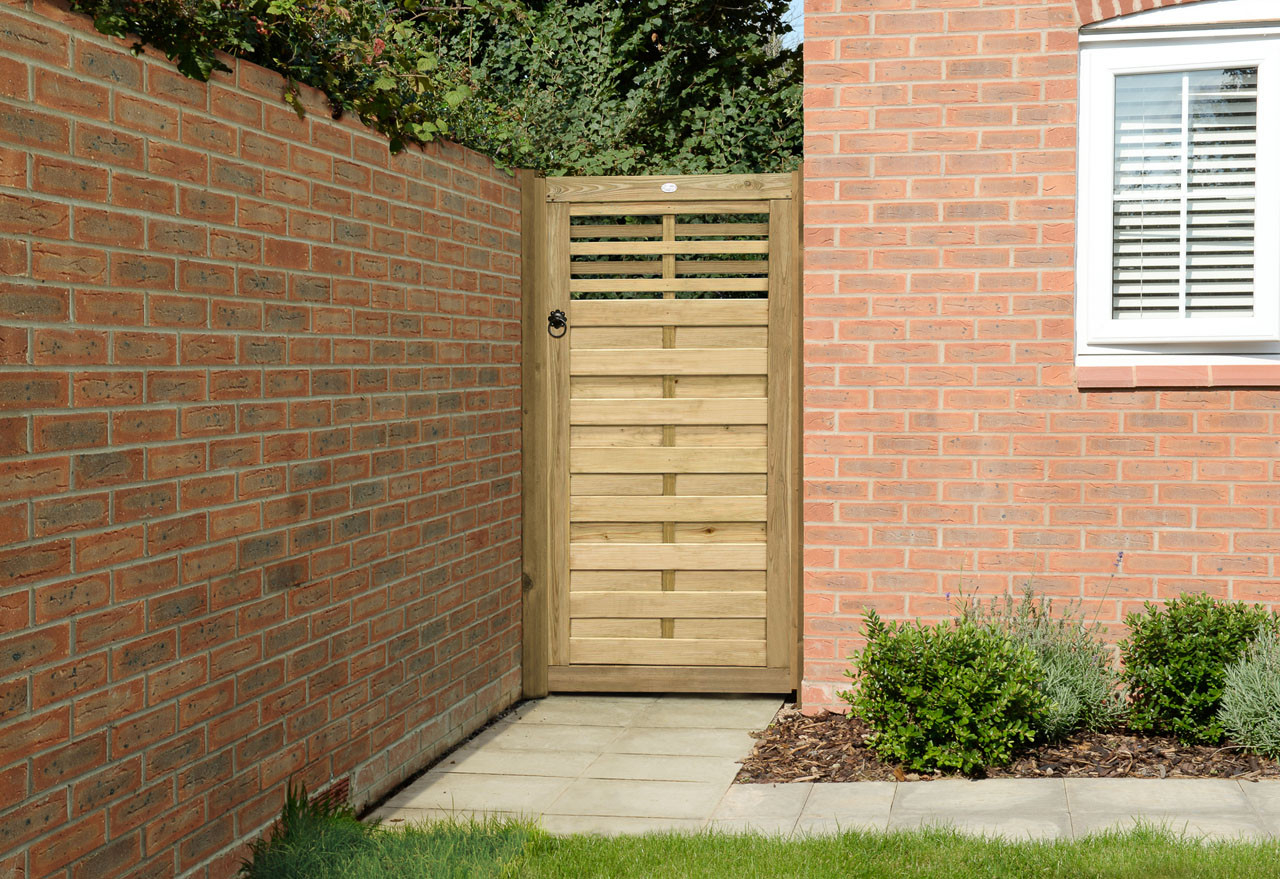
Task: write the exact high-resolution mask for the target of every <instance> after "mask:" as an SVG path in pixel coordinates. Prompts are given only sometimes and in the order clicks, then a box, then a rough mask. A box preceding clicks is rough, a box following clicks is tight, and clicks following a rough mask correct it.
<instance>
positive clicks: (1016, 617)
mask: <svg viewBox="0 0 1280 879" xmlns="http://www.w3.org/2000/svg"><path fill="white" fill-rule="evenodd" d="M964 612H965V614H966V615H967V616H969V617H970V618H971V619H973V621H974V622H975V623H977V624H978V625H979V626H981V627H983V628H987V629H993V630H996V631H1000V632H1004V633H1005V634H1006V635H1008V636H1009V637H1010V638H1012V639H1013V640H1014V641H1015V642H1016V643H1018V644H1021V645H1023V646H1024V647H1027V648H1028V649H1029V650H1030V651H1031V652H1032V653H1033V654H1034V655H1035V658H1036V665H1037V666H1038V667H1039V670H1040V675H1039V681H1038V682H1037V686H1038V687H1039V689H1040V692H1042V693H1043V694H1044V696H1045V698H1046V701H1047V705H1046V708H1045V710H1044V712H1043V713H1042V714H1040V715H1039V726H1038V727H1037V730H1036V731H1037V732H1038V733H1039V734H1040V735H1041V736H1042V737H1044V738H1046V739H1049V740H1058V739H1062V738H1065V737H1066V736H1069V735H1071V734H1072V733H1074V732H1078V731H1081V730H1090V731H1092V730H1102V729H1109V728H1111V727H1114V726H1116V725H1117V724H1118V723H1119V722H1120V721H1121V719H1122V718H1123V717H1124V715H1125V711H1126V708H1127V704H1126V702H1125V698H1124V694H1123V691H1122V689H1121V686H1120V674H1119V672H1118V671H1117V670H1116V668H1115V664H1114V662H1113V661H1112V657H1111V652H1110V650H1108V649H1107V646H1106V645H1105V644H1104V643H1103V642H1102V640H1101V639H1100V638H1099V636H1098V632H1099V626H1098V624H1097V623H1093V624H1088V623H1086V622H1085V621H1084V619H1083V617H1082V614H1081V612H1080V603H1079V602H1078V601H1073V602H1067V603H1066V604H1065V605H1064V606H1063V607H1062V608H1061V609H1060V613H1058V614H1057V615H1055V614H1054V607H1053V600H1052V599H1051V598H1048V597H1045V596H1037V595H1036V594H1035V592H1034V590H1033V589H1032V588H1031V587H1030V586H1028V587H1027V588H1026V589H1025V590H1024V591H1023V594H1022V597H1021V598H1020V599H1015V598H1014V597H1013V596H1012V595H1007V596H1003V597H1001V598H997V599H994V600H992V601H991V602H990V603H988V604H984V603H981V602H978V601H974V602H970V603H969V604H968V605H966V606H965V609H964Z"/></svg>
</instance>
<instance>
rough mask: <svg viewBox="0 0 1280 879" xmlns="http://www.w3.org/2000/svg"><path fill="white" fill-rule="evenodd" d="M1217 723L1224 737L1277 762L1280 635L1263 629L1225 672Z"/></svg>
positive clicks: (1279, 754) (1279, 755)
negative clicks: (1223, 729)
mask: <svg viewBox="0 0 1280 879" xmlns="http://www.w3.org/2000/svg"><path fill="white" fill-rule="evenodd" d="M1218 720H1219V721H1220V722H1221V724H1222V726H1223V728H1225V729H1226V732H1227V735H1229V736H1230V737H1231V739H1232V740H1233V741H1234V742H1236V743H1237V744H1240V745H1244V746H1245V747H1246V748H1248V749H1249V750H1251V751H1256V752H1257V753H1259V754H1262V755H1264V756H1266V757H1274V758H1276V759H1280V634H1277V633H1276V629H1275V627H1272V626H1263V627H1262V628H1261V629H1260V630H1259V631H1258V637H1257V639H1256V640H1255V641H1254V642H1253V644H1252V645H1251V646H1250V647H1249V649H1248V650H1247V651H1245V654H1244V656H1242V657H1241V658H1240V659H1239V660H1238V661H1237V662H1235V663H1234V664H1233V665H1231V666H1230V667H1229V668H1228V669H1227V674H1226V678H1225V679H1224V681H1223V687H1222V707H1221V709H1219V711H1218Z"/></svg>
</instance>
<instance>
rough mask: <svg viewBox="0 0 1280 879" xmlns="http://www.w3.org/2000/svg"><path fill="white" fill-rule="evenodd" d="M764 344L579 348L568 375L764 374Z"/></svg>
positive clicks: (574, 354) (767, 365)
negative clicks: (760, 346)
mask: <svg viewBox="0 0 1280 879" xmlns="http://www.w3.org/2000/svg"><path fill="white" fill-rule="evenodd" d="M768 354H769V352H768V349H766V348H579V349H577V350H575V351H573V352H572V354H570V356H569V374H570V375H627V376H632V375H764V374H765V373H766V372H768V370H769V358H768Z"/></svg>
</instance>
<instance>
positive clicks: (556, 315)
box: [547, 308, 569, 339]
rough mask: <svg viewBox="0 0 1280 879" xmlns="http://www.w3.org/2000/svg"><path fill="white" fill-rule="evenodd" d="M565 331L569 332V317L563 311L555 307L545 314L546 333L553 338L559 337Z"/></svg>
mask: <svg viewBox="0 0 1280 879" xmlns="http://www.w3.org/2000/svg"><path fill="white" fill-rule="evenodd" d="M556 330H559V331H560V332H556ZM567 332H569V318H568V317H566V316H565V313H564V312H563V311H561V310H560V309H558V308H557V309H555V310H554V311H552V312H551V313H550V314H549V315H547V335H549V336H551V338H553V339H559V338H560V337H561V336H563V335H564V334H565V333H567Z"/></svg>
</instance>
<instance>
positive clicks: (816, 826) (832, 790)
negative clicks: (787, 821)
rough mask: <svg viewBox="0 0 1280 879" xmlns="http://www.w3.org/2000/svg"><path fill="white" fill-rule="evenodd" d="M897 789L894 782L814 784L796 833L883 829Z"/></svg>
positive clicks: (797, 824)
mask: <svg viewBox="0 0 1280 879" xmlns="http://www.w3.org/2000/svg"><path fill="white" fill-rule="evenodd" d="M897 790H898V784H897V782H893V781H860V782H855V783H849V784H815V785H813V790H812V791H811V792H810V793H809V797H808V799H807V800H806V801H805V804H804V810H803V811H802V812H801V813H800V818H799V819H798V820H797V821H796V831H797V832H798V833H803V834H808V835H819V834H830V833H841V832H843V831H845V830H885V829H887V828H888V826H889V812H890V810H891V808H892V807H893V800H894V796H895V795H896V793H897Z"/></svg>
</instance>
